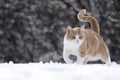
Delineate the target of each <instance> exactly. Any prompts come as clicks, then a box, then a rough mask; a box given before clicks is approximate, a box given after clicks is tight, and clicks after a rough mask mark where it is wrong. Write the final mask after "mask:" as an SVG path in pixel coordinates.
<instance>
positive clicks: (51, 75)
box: [0, 62, 120, 80]
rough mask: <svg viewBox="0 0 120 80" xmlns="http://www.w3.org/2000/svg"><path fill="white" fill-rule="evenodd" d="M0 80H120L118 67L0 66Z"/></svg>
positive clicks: (114, 65)
mask: <svg viewBox="0 0 120 80" xmlns="http://www.w3.org/2000/svg"><path fill="white" fill-rule="evenodd" d="M0 80H120V65H118V64H112V65H111V66H106V65H105V64H89V65H78V64H71V65H70V64H62V63H45V64H43V63H29V64H13V63H12V62H11V63H9V64H7V63H3V64H0Z"/></svg>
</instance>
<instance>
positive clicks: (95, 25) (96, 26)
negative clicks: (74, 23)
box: [77, 9, 100, 33]
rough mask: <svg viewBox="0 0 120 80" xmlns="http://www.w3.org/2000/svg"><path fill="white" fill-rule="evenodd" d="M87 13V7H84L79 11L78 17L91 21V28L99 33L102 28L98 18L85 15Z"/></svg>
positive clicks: (84, 20) (83, 20)
mask: <svg viewBox="0 0 120 80" xmlns="http://www.w3.org/2000/svg"><path fill="white" fill-rule="evenodd" d="M85 14H86V9H82V10H81V11H80V12H79V13H78V15H77V18H78V19H79V20H80V21H82V22H89V23H90V25H91V29H92V30H93V31H95V32H97V33H99V31H100V29H99V24H98V22H97V20H96V19H95V18H94V17H92V16H85Z"/></svg>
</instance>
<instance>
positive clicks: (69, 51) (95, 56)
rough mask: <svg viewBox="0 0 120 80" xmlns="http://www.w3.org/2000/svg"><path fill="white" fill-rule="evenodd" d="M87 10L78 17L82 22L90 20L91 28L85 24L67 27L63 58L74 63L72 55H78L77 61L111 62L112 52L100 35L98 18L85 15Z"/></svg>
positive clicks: (79, 62)
mask: <svg viewBox="0 0 120 80" xmlns="http://www.w3.org/2000/svg"><path fill="white" fill-rule="evenodd" d="M85 13H86V10H85V9H83V10H81V11H80V12H79V13H78V16H77V17H78V19H79V20H80V21H82V22H89V23H90V25H91V29H85V26H84V25H83V26H82V27H75V28H72V27H71V26H68V27H67V31H66V34H65V36H64V43H63V44H64V48H63V59H64V61H65V62H66V63H69V64H71V63H73V61H72V60H71V59H70V58H69V56H70V55H75V56H77V60H76V62H75V63H78V64H87V62H88V61H95V60H101V61H103V62H105V63H106V64H108V65H109V64H110V63H111V60H110V54H109V50H108V47H107V45H106V44H105V42H104V41H103V38H102V37H101V36H100V29H99V24H98V22H97V20H96V19H95V18H94V17H92V16H85V15H84V14H85Z"/></svg>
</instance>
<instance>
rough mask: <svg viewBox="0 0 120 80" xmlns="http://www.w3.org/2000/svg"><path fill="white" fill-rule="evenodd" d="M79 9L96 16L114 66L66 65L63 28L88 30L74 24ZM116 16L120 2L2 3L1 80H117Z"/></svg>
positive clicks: (119, 33) (119, 44)
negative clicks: (77, 27) (78, 27)
mask: <svg viewBox="0 0 120 80" xmlns="http://www.w3.org/2000/svg"><path fill="white" fill-rule="evenodd" d="M81 9H86V10H87V11H88V13H89V14H91V15H92V16H94V17H96V19H97V20H98V22H99V23H100V28H101V31H100V34H101V36H102V37H103V39H104V40H105V42H106V44H107V45H108V47H109V50H110V55H111V60H112V61H115V62H116V63H118V64H116V63H115V62H114V63H112V65H110V66H107V65H105V64H88V65H77V64H71V65H69V64H65V63H64V60H63V58H62V52H63V37H64V34H65V31H66V26H68V25H70V26H72V27H75V26H81V25H83V24H85V25H86V27H87V28H90V26H89V24H88V23H82V22H80V21H78V20H77V13H78V12H79V11H80V10H81ZM119 15H120V0H0V80H107V79H108V80H120V65H119V63H120V16H119ZM71 58H75V57H74V56H72V57H71ZM41 61H42V62H41ZM51 61H53V62H51ZM46 62H48V63H46ZM49 62H50V63H49Z"/></svg>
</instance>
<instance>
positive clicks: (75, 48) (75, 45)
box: [64, 39, 83, 55]
mask: <svg viewBox="0 0 120 80" xmlns="http://www.w3.org/2000/svg"><path fill="white" fill-rule="evenodd" d="M82 43H83V40H82V39H79V41H76V40H71V41H70V40H67V39H64V50H66V51H67V52H69V53H70V54H73V55H77V54H79V48H80V46H81V44H82Z"/></svg>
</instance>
